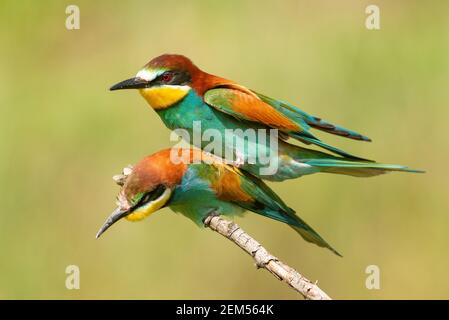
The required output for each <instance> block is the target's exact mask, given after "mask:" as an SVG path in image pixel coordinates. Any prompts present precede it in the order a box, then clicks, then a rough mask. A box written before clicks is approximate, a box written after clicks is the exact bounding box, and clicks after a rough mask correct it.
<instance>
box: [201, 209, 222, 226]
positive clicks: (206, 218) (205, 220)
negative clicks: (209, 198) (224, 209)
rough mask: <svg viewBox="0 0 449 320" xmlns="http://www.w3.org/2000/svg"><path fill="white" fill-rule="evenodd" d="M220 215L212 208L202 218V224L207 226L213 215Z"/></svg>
mask: <svg viewBox="0 0 449 320" xmlns="http://www.w3.org/2000/svg"><path fill="white" fill-rule="evenodd" d="M218 216H220V214H219V213H218V212H217V211H215V210H213V211H211V212H210V213H209V214H208V215H207V216H206V217H205V218H204V219H203V224H204V226H205V227H206V228H207V227H208V226H209V223H210V221H211V220H212V218H213V217H218Z"/></svg>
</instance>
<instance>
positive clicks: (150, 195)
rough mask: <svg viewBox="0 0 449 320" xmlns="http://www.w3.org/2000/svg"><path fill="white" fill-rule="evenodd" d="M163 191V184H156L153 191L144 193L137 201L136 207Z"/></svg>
mask: <svg viewBox="0 0 449 320" xmlns="http://www.w3.org/2000/svg"><path fill="white" fill-rule="evenodd" d="M164 191H165V187H164V186H163V185H158V186H157V187H156V188H155V189H154V190H153V191H150V192H148V193H147V194H145V195H144V196H143V197H142V199H141V200H140V201H139V203H137V205H136V207H140V206H141V205H144V204H146V203H148V202H150V201H153V200H156V199H157V198H159V197H160V196H161V195H162V194H163V193H164Z"/></svg>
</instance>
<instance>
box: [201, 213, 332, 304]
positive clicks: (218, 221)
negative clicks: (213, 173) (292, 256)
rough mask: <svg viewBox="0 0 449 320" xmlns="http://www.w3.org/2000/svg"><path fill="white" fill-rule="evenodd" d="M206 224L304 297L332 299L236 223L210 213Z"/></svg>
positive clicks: (259, 266) (258, 265) (260, 266)
mask: <svg viewBox="0 0 449 320" xmlns="http://www.w3.org/2000/svg"><path fill="white" fill-rule="evenodd" d="M204 225H205V226H206V227H209V228H210V229H211V230H213V231H215V232H218V233H219V234H221V235H222V236H224V237H225V238H227V239H229V240H231V241H232V242H234V243H235V244H236V245H238V246H239V247H240V248H242V249H243V250H244V251H245V252H246V253H248V254H249V255H251V256H252V257H253V258H254V260H255V261H256V266H257V267H258V268H264V269H267V270H268V271H269V272H270V273H271V274H273V275H274V276H275V277H276V278H277V279H279V280H281V281H284V282H286V283H287V284H288V285H289V286H290V287H292V288H293V289H294V290H296V291H297V292H299V293H300V294H302V295H303V296H304V298H306V299H310V300H330V299H331V298H330V297H329V296H328V295H327V294H326V293H325V292H324V291H323V290H321V289H320V288H319V287H318V286H317V285H316V284H315V283H313V282H311V281H310V280H308V279H307V278H305V277H304V276H302V275H301V274H300V273H299V272H298V271H296V270H295V269H293V268H291V267H290V266H288V265H286V264H285V263H283V262H282V261H280V260H279V259H278V258H276V257H275V256H273V255H272V254H271V253H269V252H268V251H267V250H266V249H265V248H264V247H263V246H262V245H261V244H260V243H259V242H257V241H256V240H254V239H253V238H252V237H251V236H250V235H248V234H247V233H246V232H245V231H244V230H243V229H242V228H240V227H239V226H238V225H237V224H236V223H234V222H232V221H229V220H226V219H223V218H222V217H219V216H214V215H210V216H208V217H207V218H206V219H205V221H204Z"/></svg>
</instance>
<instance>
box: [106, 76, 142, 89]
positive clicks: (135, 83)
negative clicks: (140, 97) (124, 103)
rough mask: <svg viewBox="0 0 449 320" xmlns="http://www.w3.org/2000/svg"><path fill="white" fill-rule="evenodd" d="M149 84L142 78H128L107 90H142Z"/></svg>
mask: <svg viewBox="0 0 449 320" xmlns="http://www.w3.org/2000/svg"><path fill="white" fill-rule="evenodd" d="M148 84H149V82H148V81H147V80H145V79H142V78H137V77H136V78H130V79H127V80H124V81H122V82H119V83H117V84H114V85H113V86H112V87H111V88H110V89H109V90H111V91H114V90H122V89H142V88H145V87H147V86H148Z"/></svg>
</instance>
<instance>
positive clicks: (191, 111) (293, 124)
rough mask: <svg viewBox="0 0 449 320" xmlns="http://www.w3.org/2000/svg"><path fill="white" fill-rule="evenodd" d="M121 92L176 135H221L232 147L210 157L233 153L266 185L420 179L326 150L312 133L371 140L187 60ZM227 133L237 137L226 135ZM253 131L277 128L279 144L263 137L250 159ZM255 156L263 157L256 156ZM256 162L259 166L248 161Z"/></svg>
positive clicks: (155, 64)
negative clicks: (336, 178)
mask: <svg viewBox="0 0 449 320" xmlns="http://www.w3.org/2000/svg"><path fill="white" fill-rule="evenodd" d="M119 89H138V90H139V92H140V94H141V95H142V96H143V97H144V98H145V99H146V101H147V102H148V103H149V104H150V106H151V107H152V108H153V109H154V110H155V111H156V112H157V113H158V115H159V116H160V117H161V119H162V121H163V122H164V123H165V125H166V126H167V127H168V128H170V129H172V130H174V129H185V130H186V131H187V132H188V133H189V135H190V137H192V136H195V134H196V133H195V131H198V130H200V131H201V132H200V134H201V133H202V132H205V131H206V130H215V131H218V132H219V133H221V134H222V136H223V137H225V138H224V141H223V142H224V143H223V144H222V148H221V149H220V148H218V150H217V148H214V149H213V150H211V151H210V152H211V153H213V154H215V155H218V156H220V157H222V158H225V156H224V155H225V154H228V153H227V152H228V151H229V150H228V149H231V150H230V152H231V153H232V156H233V157H234V159H237V161H236V163H238V164H237V165H238V166H239V167H241V168H242V169H244V170H246V171H248V172H250V173H252V174H254V175H257V176H259V177H262V178H264V179H268V180H273V181H282V180H285V179H291V178H296V177H300V176H302V175H307V174H311V173H316V172H329V173H338V174H346V175H351V176H357V177H370V176H375V175H378V174H381V173H385V172H387V171H409V172H416V171H415V170H411V169H409V168H407V167H405V166H402V165H390V164H380V163H375V162H373V161H369V160H366V159H363V158H359V157H355V156H353V155H350V154H348V153H346V152H344V151H343V150H340V149H337V148H335V147H332V146H330V145H328V144H325V143H324V142H322V141H321V140H319V139H318V138H317V137H316V136H314V135H313V134H312V133H311V132H310V129H312V128H314V129H318V130H321V131H325V132H328V133H332V134H336V135H340V136H343V137H346V138H350V139H355V140H362V141H370V139H369V138H367V137H365V136H363V135H361V134H359V133H357V132H354V131H352V130H348V129H345V128H343V127H340V126H337V125H334V124H331V123H329V122H327V121H324V120H322V119H321V118H319V117H315V116H311V115H309V114H307V113H306V112H304V111H301V110H300V109H298V108H297V107H295V106H293V105H291V104H289V103H287V102H283V101H280V100H276V99H273V98H270V97H268V96H266V95H263V94H260V93H257V92H255V91H253V90H250V89H248V88H246V87H244V86H242V85H239V84H237V83H235V82H233V81H230V80H227V79H224V78H221V77H217V76H214V75H211V74H208V73H206V72H204V71H202V70H200V69H199V68H198V67H197V66H195V65H194V64H193V63H192V62H191V61H190V60H189V59H188V58H186V57H184V56H182V55H172V54H164V55H162V56H159V57H157V58H155V59H153V60H151V61H150V62H149V63H148V64H146V65H145V66H144V67H143V69H142V70H140V71H139V72H138V73H137V75H136V76H135V77H133V78H131V79H128V80H125V81H122V82H120V83H118V84H116V85H114V86H113V87H111V90H119ZM195 123H200V126H201V127H200V129H198V128H196V127H195ZM226 129H228V131H229V129H231V130H233V131H234V132H235V133H233V134H231V135H226ZM248 129H277V130H278V132H277V135H276V136H275V142H276V144H275V145H273V144H272V143H271V141H272V140H271V138H272V136H273V134H274V133H270V134H268V135H266V136H262V137H259V136H257V137H256V140H255V143H253V145H255V148H254V149H251V150H253V151H251V152H250V151H249V150H250V148H249V147H248V145H249V144H250V143H251V142H249V138H248V136H249V135H246V134H244V133H245V132H247V130H248ZM242 132H243V134H242ZM289 138H294V139H296V140H299V141H301V142H303V143H306V144H314V145H317V146H320V147H322V148H324V149H327V150H328V151H331V152H333V153H335V154H338V155H339V156H333V155H330V154H327V153H324V152H319V151H315V150H310V149H305V148H301V147H299V146H296V145H293V144H290V143H288V142H287V139H289ZM236 141H237V142H236ZM269 141H270V142H269ZM188 142H189V143H191V144H193V145H195V146H197V147H199V148H201V149H205V148H207V146H208V145H210V141H209V140H207V139H201V141H195V139H193V142H192V141H191V140H190V141H188ZM273 148H276V150H275V151H273V150H274V149H273ZM254 150H257V154H253V153H254ZM260 154H262V155H265V156H267V155H268V158H269V160H268V161H265V162H263V163H262V161H261V160H260V159H261V157H259V155H260ZM250 158H251V159H253V162H251V161H248V160H249V159H250ZM267 162H269V163H270V164H274V166H275V167H276V168H277V170H275V171H274V172H271V171H270V172H269V173H264V172H263V171H262V170H261V168H263V167H266V166H267Z"/></svg>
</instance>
